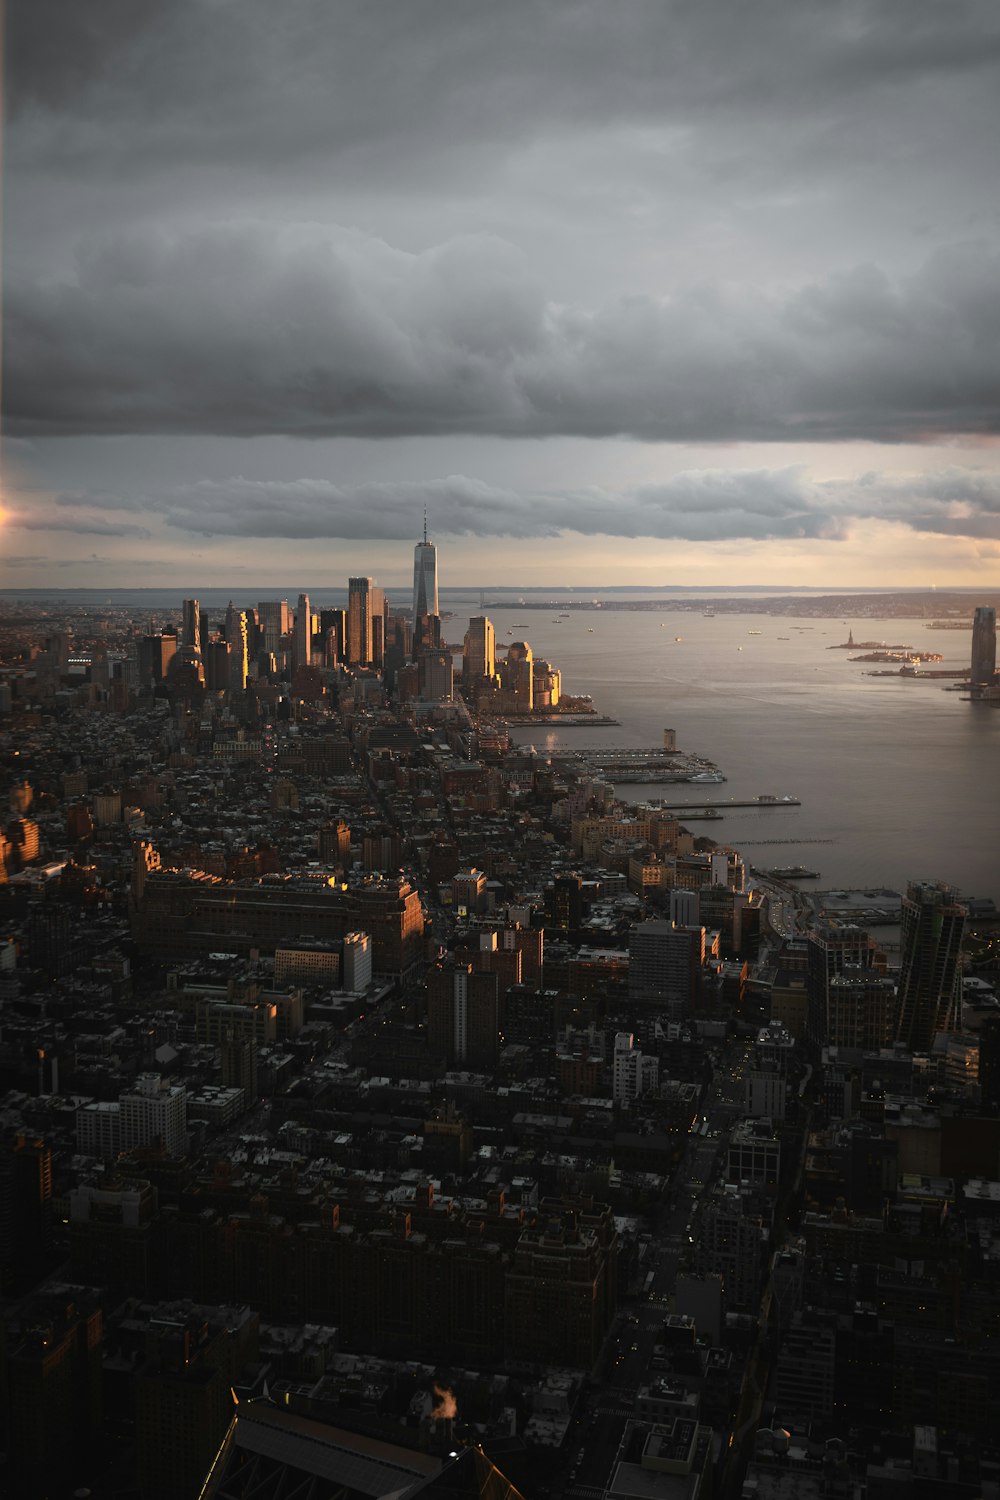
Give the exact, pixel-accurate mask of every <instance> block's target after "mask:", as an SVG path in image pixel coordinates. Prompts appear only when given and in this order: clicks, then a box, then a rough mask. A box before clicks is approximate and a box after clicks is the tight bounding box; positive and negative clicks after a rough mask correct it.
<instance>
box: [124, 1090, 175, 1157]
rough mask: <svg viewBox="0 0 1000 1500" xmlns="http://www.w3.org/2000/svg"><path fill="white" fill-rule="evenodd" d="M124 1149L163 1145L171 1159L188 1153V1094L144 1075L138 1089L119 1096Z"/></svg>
mask: <svg viewBox="0 0 1000 1500" xmlns="http://www.w3.org/2000/svg"><path fill="white" fill-rule="evenodd" d="M118 1102H119V1103H120V1105H121V1146H122V1150H123V1151H131V1150H132V1148H133V1147H134V1146H153V1145H157V1144H162V1145H163V1147H164V1148H165V1150H166V1151H168V1152H169V1154H170V1155H171V1156H181V1155H183V1153H184V1152H185V1151H186V1150H187V1090H186V1089H183V1088H181V1087H180V1086H179V1085H178V1084H170V1083H166V1082H165V1081H164V1080H162V1079H161V1078H160V1075H159V1073H140V1074H139V1076H138V1078H137V1079H136V1081H135V1087H134V1088H132V1089H129V1090H127V1091H126V1092H124V1093H122V1094H120V1095H119V1096H118Z"/></svg>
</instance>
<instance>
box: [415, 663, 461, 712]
mask: <svg viewBox="0 0 1000 1500" xmlns="http://www.w3.org/2000/svg"><path fill="white" fill-rule="evenodd" d="M453 691H454V669H453V667H452V660H451V652H450V651H422V652H421V653H420V696H421V698H422V699H423V700H424V702H425V703H446V702H450V701H451V698H452V694H453Z"/></svg>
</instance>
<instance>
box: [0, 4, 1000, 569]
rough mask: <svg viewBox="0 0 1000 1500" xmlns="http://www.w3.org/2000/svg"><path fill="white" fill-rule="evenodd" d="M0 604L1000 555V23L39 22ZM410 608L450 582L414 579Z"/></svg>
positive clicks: (966, 18) (529, 17) (989, 559)
mask: <svg viewBox="0 0 1000 1500" xmlns="http://www.w3.org/2000/svg"><path fill="white" fill-rule="evenodd" d="M5 71H6V79H5V83H6V88H5V97H6V129H5V138H4V154H5V183H4V262H3V273H4V369H3V379H4V392H3V396H4V409H5V420H4V429H5V438H4V469H5V491H4V499H3V509H4V517H5V518H4V524H3V527H2V531H0V545H2V557H0V586H8V587H16V586H29V585H46V584H50V583H54V584H58V585H59V586H61V587H69V586H72V585H92V584H93V585H99V586H102V587H104V586H108V587H110V586H113V585H119V586H128V585H141V584H159V583H163V584H170V585H173V584H177V586H178V587H182V586H190V587H196V586H201V587H205V586H208V585H212V584H215V585H218V586H221V587H225V586H229V585H232V586H233V587H237V586H238V585H239V583H240V582H241V581H242V582H246V583H248V584H267V583H270V584H273V585H275V586H280V587H283V588H289V589H293V588H295V587H296V585H298V584H300V583H305V584H309V585H311V586H315V585H317V584H320V583H322V582H324V581H326V580H328V581H329V582H330V583H331V584H336V585H340V584H342V583H343V580H344V579H345V578H346V576H347V575H348V573H355V572H366V573H372V574H374V575H376V576H377V577H378V578H379V579H380V580H381V581H382V582H384V583H385V584H387V585H388V586H390V588H391V587H392V585H394V584H400V583H403V582H404V581H405V580H406V579H407V577H408V576H409V572H410V568H411V558H412V550H411V549H412V544H413V542H414V541H415V540H416V539H417V537H418V536H419V534H420V530H421V526H422V515H423V507H424V505H425V504H426V506H427V509H428V515H429V524H430V530H431V533H432V535H433V537H434V539H435V540H436V541H437V543H438V546H439V549H440V552H439V557H440V570H441V578H442V582H444V583H454V584H458V583H472V584H479V583H482V584H487V583H491V582H493V583H504V582H507V583H519V582H520V583H557V582H566V583H587V584H599V583H615V582H618V583H634V584H642V583H648V584H653V583H678V584H698V583H720V582H731V583H738V582H748V583H749V582H756V583H768V582H776V583H782V584H787V583H792V582H796V581H798V582H801V583H804V584H813V585H820V586H846V585H855V584H856V585H872V586H877V585H880V584H885V585H900V584H907V583H939V584H940V583H955V584H967V585H972V584H976V583H982V584H984V585H985V584H990V585H993V586H995V584H996V582H997V578H998V576H1000V446H998V433H1000V224H998V220H1000V181H998V178H1000V167H998V162H1000V150H998V140H1000V5H997V4H996V0H981V3H978V0H969V3H964V0H950V3H948V4H942V3H941V0H648V3H647V0H537V3H529V0H503V3H498V0H481V3H479V0H86V3H81V4H67V3H66V0H8V4H7V36H6V57H5ZM401 593H405V590H402V591H401Z"/></svg>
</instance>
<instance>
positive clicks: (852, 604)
mask: <svg viewBox="0 0 1000 1500" xmlns="http://www.w3.org/2000/svg"><path fill="white" fill-rule="evenodd" d="M511 602H512V601H511V600H509V599H494V600H486V601H484V603H483V608H484V609H491V608H493V609H497V608H506V607H508V606H509V605H510V604H511ZM706 602H708V601H706V600H705V599H704V598H698V599H692V598H684V599H669V598H661V599H648V598H647V599H600V598H591V599H567V598H565V597H561V596H557V597H550V598H548V599H527V598H520V599H518V600H517V607H518V609H554V608H557V607H558V608H561V609H565V610H571V609H586V610H602V611H604V610H660V611H667V610H669V611H673V612H677V613H687V614H690V613H693V612H696V611H698V610H702V609H704V607H705V605H706ZM980 604H984V605H992V606H993V607H994V608H996V609H1000V590H993V591H992V592H991V591H988V590H986V591H984V590H971V591H969V592H965V591H962V592H959V591H957V590H956V591H953V592H948V593H944V592H942V591H941V590H940V589H921V590H915V591H913V592H910V593H886V594H869V593H862V594H809V595H808V596H806V597H803V595H802V594H769V595H767V596H760V597H753V598H747V597H746V596H741V597H739V598H734V597H731V596H730V597H726V596H724V595H718V596H713V597H712V599H711V601H710V605H711V608H712V609H713V610H714V611H715V612H716V613H717V614H739V615H745V614H758V615H801V616H809V615H814V616H816V617H817V618H823V619H826V618H829V616H831V615H839V616H840V617H841V618H844V619H846V618H847V617H848V616H849V615H854V616H857V617H860V618H862V619H863V618H864V617H865V616H871V617H872V618H878V619H893V618H895V619H899V620H926V619H934V620H949V619H953V620H970V621H971V618H972V611H973V609H974V608H975V607H976V605H980Z"/></svg>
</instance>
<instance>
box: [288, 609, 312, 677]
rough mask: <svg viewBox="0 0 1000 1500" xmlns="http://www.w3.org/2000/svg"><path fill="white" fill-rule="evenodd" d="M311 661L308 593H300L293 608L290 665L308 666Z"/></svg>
mask: <svg viewBox="0 0 1000 1500" xmlns="http://www.w3.org/2000/svg"><path fill="white" fill-rule="evenodd" d="M311 661H312V611H311V610H310V608H309V595H308V594H300V595H299V602H298V604H297V606H296V609H295V633H294V635H293V636H292V666H293V668H295V669H296V670H297V669H298V668H299V667H308V666H309V664H310V662H311Z"/></svg>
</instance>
